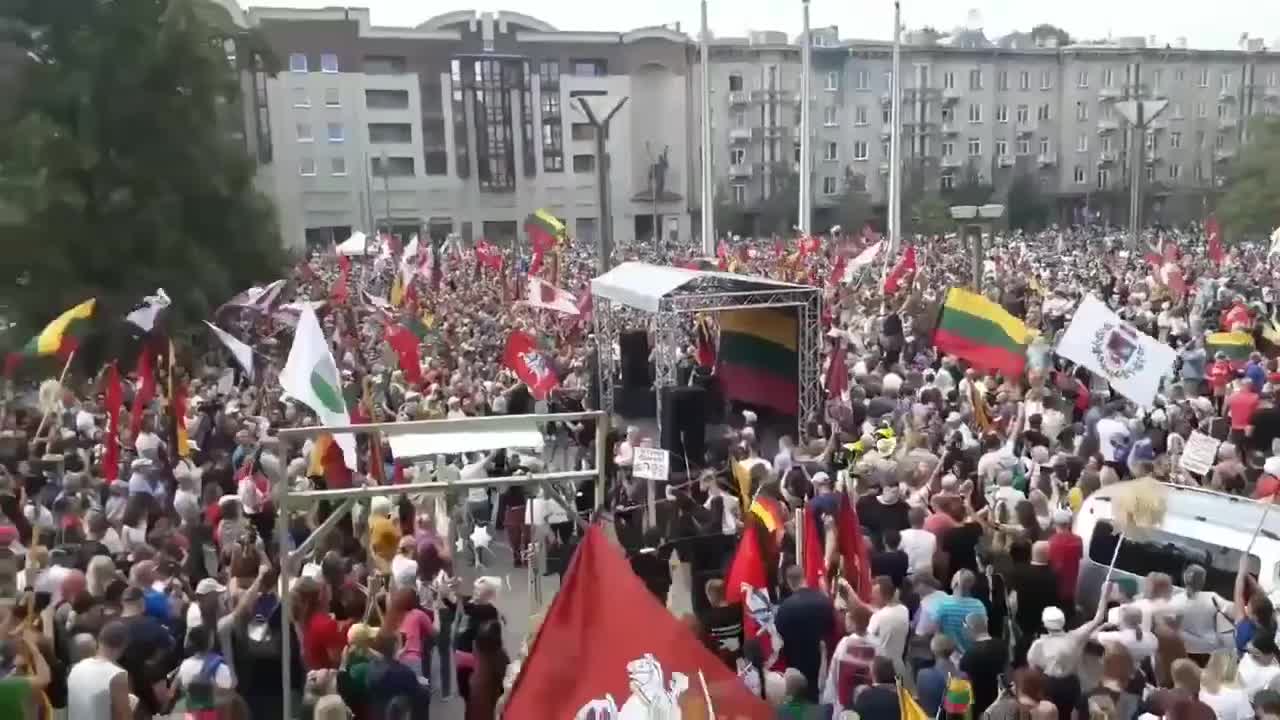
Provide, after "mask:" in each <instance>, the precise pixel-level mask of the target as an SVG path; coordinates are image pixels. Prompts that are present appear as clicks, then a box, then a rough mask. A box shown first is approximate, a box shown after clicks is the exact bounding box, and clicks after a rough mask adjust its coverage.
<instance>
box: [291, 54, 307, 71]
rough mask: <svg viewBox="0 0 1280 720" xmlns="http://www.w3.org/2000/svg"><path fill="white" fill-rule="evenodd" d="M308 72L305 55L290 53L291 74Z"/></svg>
mask: <svg viewBox="0 0 1280 720" xmlns="http://www.w3.org/2000/svg"><path fill="white" fill-rule="evenodd" d="M306 71H307V56H306V54H305V53H289V72H296V73H304V72H306Z"/></svg>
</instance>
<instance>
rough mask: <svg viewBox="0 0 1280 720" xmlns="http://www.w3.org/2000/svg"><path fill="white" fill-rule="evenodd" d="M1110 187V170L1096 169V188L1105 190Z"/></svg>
mask: <svg viewBox="0 0 1280 720" xmlns="http://www.w3.org/2000/svg"><path fill="white" fill-rule="evenodd" d="M1108 187H1111V171H1110V170H1108V169H1106V168H1101V169H1099V170H1098V189H1099V190H1106V189H1107V188H1108Z"/></svg>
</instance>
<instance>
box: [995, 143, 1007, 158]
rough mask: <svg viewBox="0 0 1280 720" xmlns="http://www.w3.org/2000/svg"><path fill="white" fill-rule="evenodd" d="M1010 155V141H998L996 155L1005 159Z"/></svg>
mask: <svg viewBox="0 0 1280 720" xmlns="http://www.w3.org/2000/svg"><path fill="white" fill-rule="evenodd" d="M1008 154H1009V141H1008V140H997V141H996V155H997V156H999V157H1004V156H1005V155H1008Z"/></svg>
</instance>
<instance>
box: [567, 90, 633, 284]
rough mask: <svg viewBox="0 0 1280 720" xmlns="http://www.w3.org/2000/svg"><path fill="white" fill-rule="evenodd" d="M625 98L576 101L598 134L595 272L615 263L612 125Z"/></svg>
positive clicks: (582, 98) (605, 270)
mask: <svg viewBox="0 0 1280 720" xmlns="http://www.w3.org/2000/svg"><path fill="white" fill-rule="evenodd" d="M627 99H628V98H626V97H621V98H618V97H610V96H608V95H589V96H584V97H579V98H577V100H578V109H579V110H581V111H582V114H583V115H585V116H586V118H587V122H589V123H591V127H593V128H595V131H596V189H597V193H598V197H599V202H600V227H599V228H597V232H596V255H597V257H596V269H597V270H598V271H599V272H600V274H601V275H603V274H604V273H606V272H608V271H609V266H610V264H611V261H612V260H613V211H612V210H611V209H610V207H609V152H608V143H607V141H608V139H609V122H610V121H611V120H613V116H614V115H617V114H618V111H619V110H621V109H622V106H623V105H626V104H627Z"/></svg>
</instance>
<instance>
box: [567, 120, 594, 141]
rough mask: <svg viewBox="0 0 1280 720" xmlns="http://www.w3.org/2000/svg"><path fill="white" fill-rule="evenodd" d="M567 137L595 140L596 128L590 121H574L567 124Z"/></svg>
mask: <svg viewBox="0 0 1280 720" xmlns="http://www.w3.org/2000/svg"><path fill="white" fill-rule="evenodd" d="M569 137H571V138H573V139H574V140H579V141H581V140H595V139H596V128H595V126H594V125H592V124H591V123H585V122H576V123H571V124H570V125H569Z"/></svg>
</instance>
